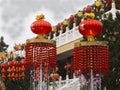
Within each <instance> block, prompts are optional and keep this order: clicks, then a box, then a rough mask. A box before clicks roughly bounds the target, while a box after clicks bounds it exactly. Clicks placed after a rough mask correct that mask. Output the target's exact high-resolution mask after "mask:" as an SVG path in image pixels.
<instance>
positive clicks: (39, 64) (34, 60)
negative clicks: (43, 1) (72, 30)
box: [25, 15, 60, 81]
mask: <svg viewBox="0 0 120 90" xmlns="http://www.w3.org/2000/svg"><path fill="white" fill-rule="evenodd" d="M40 16H41V15H40ZM42 16H43V15H42ZM35 22H36V23H37V25H36V23H34V22H33V23H32V25H31V27H32V28H31V29H32V31H34V28H33V27H35V28H36V31H35V33H36V34H38V35H41V34H42V35H43V34H44V35H46V34H48V33H49V32H51V31H52V26H51V24H48V23H49V22H48V21H45V20H43V19H42V20H38V21H35ZM43 22H44V24H43ZM41 28H42V29H43V30H42V29H41ZM54 28H55V27H54ZM54 28H53V30H54ZM56 29H57V30H58V29H60V24H58V27H56ZM46 32H48V33H46ZM33 33H34V32H33ZM25 51H26V54H25V55H26V56H25V61H26V64H27V65H26V66H29V69H30V70H31V72H34V74H33V76H34V78H33V79H34V81H38V80H41V79H42V80H47V79H48V74H49V71H55V69H56V45H55V41H54V40H48V39H46V38H44V37H39V36H38V38H32V39H27V40H26V47H25ZM31 75H32V74H31Z"/></svg>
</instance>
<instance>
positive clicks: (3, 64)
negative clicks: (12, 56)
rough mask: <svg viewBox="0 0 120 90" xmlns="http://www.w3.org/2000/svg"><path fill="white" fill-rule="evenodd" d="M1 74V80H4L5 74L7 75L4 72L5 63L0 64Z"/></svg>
mask: <svg viewBox="0 0 120 90" xmlns="http://www.w3.org/2000/svg"><path fill="white" fill-rule="evenodd" d="M1 68H2V69H1V74H2V76H1V77H2V78H3V80H5V79H6V74H7V72H6V68H7V64H6V63H2V64H1Z"/></svg>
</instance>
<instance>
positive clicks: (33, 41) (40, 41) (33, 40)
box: [26, 38, 56, 45]
mask: <svg viewBox="0 0 120 90" xmlns="http://www.w3.org/2000/svg"><path fill="white" fill-rule="evenodd" d="M28 43H50V44H54V45H56V41H55V40H48V39H45V38H32V39H27V40H26V44H28Z"/></svg>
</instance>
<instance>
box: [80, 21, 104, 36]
mask: <svg viewBox="0 0 120 90" xmlns="http://www.w3.org/2000/svg"><path fill="white" fill-rule="evenodd" d="M102 28H103V25H102V23H101V22H100V21H98V20H92V19H90V20H84V21H82V22H81V23H80V24H79V26H78V30H79V32H80V33H81V34H82V35H83V36H86V37H89V36H96V35H98V34H99V33H100V32H101V31H102Z"/></svg>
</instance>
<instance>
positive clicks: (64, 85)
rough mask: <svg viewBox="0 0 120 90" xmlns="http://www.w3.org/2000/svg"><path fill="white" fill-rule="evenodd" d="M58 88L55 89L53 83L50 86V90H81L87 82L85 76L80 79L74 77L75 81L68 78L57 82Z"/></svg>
mask: <svg viewBox="0 0 120 90" xmlns="http://www.w3.org/2000/svg"><path fill="white" fill-rule="evenodd" d="M55 83H56V86H55V87H54V85H53V83H51V85H50V86H49V90H80V89H81V88H82V87H83V86H84V85H85V83H86V80H85V78H84V76H83V75H81V76H80V77H77V78H76V77H74V78H73V79H69V78H68V76H66V80H61V77H60V79H59V81H56V82H55Z"/></svg>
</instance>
